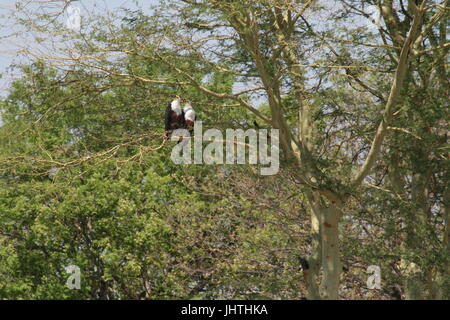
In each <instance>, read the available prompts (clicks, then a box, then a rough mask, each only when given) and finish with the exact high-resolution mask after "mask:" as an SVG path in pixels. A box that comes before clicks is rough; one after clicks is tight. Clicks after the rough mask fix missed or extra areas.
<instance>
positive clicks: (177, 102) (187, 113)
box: [165, 96, 196, 137]
mask: <svg viewBox="0 0 450 320" xmlns="http://www.w3.org/2000/svg"><path fill="white" fill-rule="evenodd" d="M181 102H183V103H184V106H183V108H182V107H181ZM195 118H196V116H195V111H194V109H193V108H192V106H191V103H190V101H189V100H187V99H181V98H180V97H179V96H176V97H175V99H174V100H173V101H172V102H171V103H169V105H168V106H167V109H166V114H165V129H166V135H167V137H169V136H170V134H171V133H172V131H173V130H176V129H187V130H188V131H189V132H190V133H191V134H192V131H193V130H194V121H195Z"/></svg>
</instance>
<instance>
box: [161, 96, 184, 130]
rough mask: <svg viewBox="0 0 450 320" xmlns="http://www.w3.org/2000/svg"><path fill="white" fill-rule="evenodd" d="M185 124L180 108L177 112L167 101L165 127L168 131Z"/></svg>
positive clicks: (182, 126) (180, 127)
mask: <svg viewBox="0 0 450 320" xmlns="http://www.w3.org/2000/svg"><path fill="white" fill-rule="evenodd" d="M184 126H185V121H184V113H183V111H182V110H181V112H180V113H179V114H177V113H176V112H175V111H173V110H172V106H171V104H170V103H169V105H168V106H167V109H166V114H165V129H166V131H167V132H168V133H171V132H172V131H173V130H176V129H182V128H184Z"/></svg>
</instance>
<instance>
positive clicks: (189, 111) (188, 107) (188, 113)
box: [183, 99, 195, 121]
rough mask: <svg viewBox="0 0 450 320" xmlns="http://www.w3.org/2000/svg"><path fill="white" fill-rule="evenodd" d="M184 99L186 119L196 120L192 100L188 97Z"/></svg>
mask: <svg viewBox="0 0 450 320" xmlns="http://www.w3.org/2000/svg"><path fill="white" fill-rule="evenodd" d="M183 101H184V102H185V103H184V107H183V112H184V119H185V120H191V121H195V111H194V108H192V105H191V102H190V101H189V100H188V99H184V100H183Z"/></svg>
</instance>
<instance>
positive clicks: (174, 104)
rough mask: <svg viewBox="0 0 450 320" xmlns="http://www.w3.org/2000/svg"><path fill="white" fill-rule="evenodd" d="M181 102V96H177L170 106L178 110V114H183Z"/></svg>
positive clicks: (175, 110)
mask: <svg viewBox="0 0 450 320" xmlns="http://www.w3.org/2000/svg"><path fill="white" fill-rule="evenodd" d="M180 102H181V98H180V96H175V99H174V100H173V101H172V103H171V104H170V107H171V108H172V110H173V111H174V112H176V113H177V114H181V104H180Z"/></svg>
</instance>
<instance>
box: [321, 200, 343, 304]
mask: <svg viewBox="0 0 450 320" xmlns="http://www.w3.org/2000/svg"><path fill="white" fill-rule="evenodd" d="M323 214H324V216H323V223H322V228H321V230H322V266H323V278H322V282H321V293H322V296H323V298H324V299H328V300H336V299H338V298H339V295H338V293H339V278H340V275H341V269H342V268H341V260H340V252H339V218H340V211H339V209H338V208H336V207H334V206H332V205H331V206H330V207H329V208H324V210H323Z"/></svg>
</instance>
